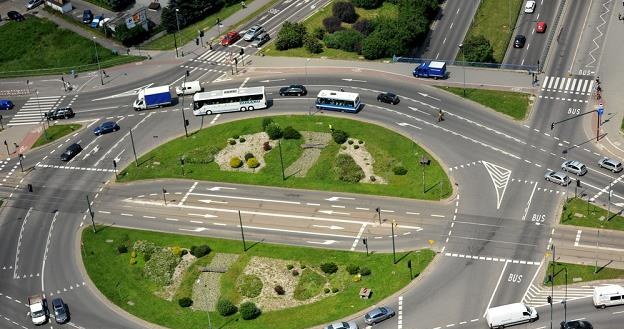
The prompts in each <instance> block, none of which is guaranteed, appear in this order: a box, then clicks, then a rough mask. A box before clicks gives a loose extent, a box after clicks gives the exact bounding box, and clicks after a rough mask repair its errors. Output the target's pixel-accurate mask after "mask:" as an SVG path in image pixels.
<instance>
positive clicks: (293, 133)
mask: <svg viewBox="0 0 624 329" xmlns="http://www.w3.org/2000/svg"><path fill="white" fill-rule="evenodd" d="M299 138H301V134H300V133H299V132H298V131H297V130H296V129H295V128H293V127H291V126H288V127H286V128H284V139H299Z"/></svg>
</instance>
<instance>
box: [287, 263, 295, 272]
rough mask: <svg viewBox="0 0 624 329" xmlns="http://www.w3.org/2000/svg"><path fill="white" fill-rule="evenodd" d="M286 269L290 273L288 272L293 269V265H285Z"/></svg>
mask: <svg viewBox="0 0 624 329" xmlns="http://www.w3.org/2000/svg"><path fill="white" fill-rule="evenodd" d="M286 268H287V269H288V270H289V271H290V270H292V269H293V268H295V265H293V264H288V265H286Z"/></svg>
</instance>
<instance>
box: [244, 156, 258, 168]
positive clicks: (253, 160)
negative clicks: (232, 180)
mask: <svg viewBox="0 0 624 329" xmlns="http://www.w3.org/2000/svg"><path fill="white" fill-rule="evenodd" d="M259 166H260V162H258V159H256V158H251V159H249V160H247V167H249V168H258V167H259Z"/></svg>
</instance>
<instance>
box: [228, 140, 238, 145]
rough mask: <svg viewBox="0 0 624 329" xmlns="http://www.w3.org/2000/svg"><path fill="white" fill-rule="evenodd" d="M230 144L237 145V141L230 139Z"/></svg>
mask: <svg viewBox="0 0 624 329" xmlns="http://www.w3.org/2000/svg"><path fill="white" fill-rule="evenodd" d="M228 143H230V145H236V140H235V139H230V140H229V141H228Z"/></svg>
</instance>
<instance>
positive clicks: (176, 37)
mask: <svg viewBox="0 0 624 329" xmlns="http://www.w3.org/2000/svg"><path fill="white" fill-rule="evenodd" d="M179 11H180V9H178V8H176V9H175V17H176V25H177V26H178V33H177V34H180V20H179V19H178V12H179ZM173 43H174V45H175V50H176V57H178V36H177V35H176V34H175V33H174V34H173ZM180 47H182V43H181V42H180Z"/></svg>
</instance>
